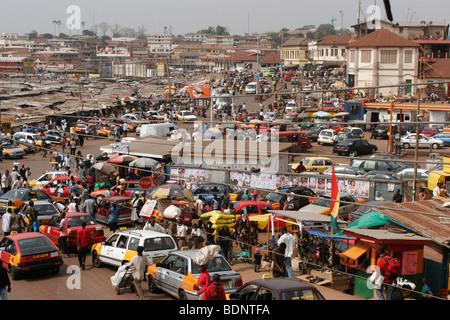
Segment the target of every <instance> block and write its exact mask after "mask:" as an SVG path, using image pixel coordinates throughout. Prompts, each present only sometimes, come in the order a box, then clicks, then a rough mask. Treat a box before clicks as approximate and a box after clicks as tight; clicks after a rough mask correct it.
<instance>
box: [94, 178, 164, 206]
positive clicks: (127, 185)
mask: <svg viewBox="0 0 450 320" xmlns="http://www.w3.org/2000/svg"><path fill="white" fill-rule="evenodd" d="M119 186H121V187H123V188H124V189H125V194H124V196H126V197H130V196H131V193H132V192H133V191H136V190H139V191H141V190H142V188H141V187H140V186H139V180H128V181H122V182H121V183H120V184H119ZM119 186H114V187H112V188H111V191H114V192H115V194H117V195H118V193H117V192H119ZM153 188H156V185H155V184H154V183H153V184H152V185H151V187H150V188H149V189H147V193H150V192H151V191H152V190H153ZM107 190H108V189H98V190H94V191H93V192H91V196H93V197H94V198H96V199H97V202H100V200H101V199H102V198H103V197H105V193H106V191H107ZM115 194H114V195H115Z"/></svg>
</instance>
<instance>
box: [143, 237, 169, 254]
mask: <svg viewBox="0 0 450 320" xmlns="http://www.w3.org/2000/svg"><path fill="white" fill-rule="evenodd" d="M171 249H175V243H174V242H173V241H172V239H171V238H170V237H155V238H148V239H145V241H144V251H146V252H148V251H158V250H171Z"/></svg>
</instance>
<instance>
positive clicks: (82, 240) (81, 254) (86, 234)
mask: <svg viewBox="0 0 450 320" xmlns="http://www.w3.org/2000/svg"><path fill="white" fill-rule="evenodd" d="M91 238H92V237H91V233H90V231H89V230H87V229H86V222H85V221H83V222H82V223H81V229H80V230H78V232H77V246H78V262H79V263H80V267H81V269H82V270H84V269H85V263H86V254H87V251H88V245H89V239H91Z"/></svg>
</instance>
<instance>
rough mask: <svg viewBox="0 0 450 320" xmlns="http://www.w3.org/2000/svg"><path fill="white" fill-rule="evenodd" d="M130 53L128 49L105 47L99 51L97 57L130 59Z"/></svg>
mask: <svg viewBox="0 0 450 320" xmlns="http://www.w3.org/2000/svg"><path fill="white" fill-rule="evenodd" d="M129 56H130V51H129V50H128V48H126V47H103V48H100V49H99V50H98V51H97V57H113V58H115V57H129Z"/></svg>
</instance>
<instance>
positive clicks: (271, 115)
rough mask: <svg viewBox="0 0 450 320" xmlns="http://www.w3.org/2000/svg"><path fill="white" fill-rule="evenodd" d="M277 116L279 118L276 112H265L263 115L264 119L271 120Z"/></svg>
mask: <svg viewBox="0 0 450 320" xmlns="http://www.w3.org/2000/svg"><path fill="white" fill-rule="evenodd" d="M278 118H279V113H278V112H266V114H265V115H264V120H266V121H273V120H275V119H278Z"/></svg>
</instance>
